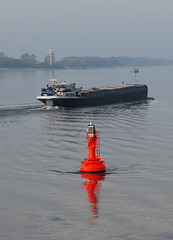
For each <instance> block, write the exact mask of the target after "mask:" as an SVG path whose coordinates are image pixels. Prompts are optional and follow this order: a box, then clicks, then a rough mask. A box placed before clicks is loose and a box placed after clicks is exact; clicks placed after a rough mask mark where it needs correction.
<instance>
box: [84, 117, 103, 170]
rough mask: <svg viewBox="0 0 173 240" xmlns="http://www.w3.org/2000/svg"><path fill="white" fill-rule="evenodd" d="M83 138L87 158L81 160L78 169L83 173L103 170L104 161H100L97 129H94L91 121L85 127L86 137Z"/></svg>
mask: <svg viewBox="0 0 173 240" xmlns="http://www.w3.org/2000/svg"><path fill="white" fill-rule="evenodd" d="M85 139H87V147H86V148H87V149H88V158H85V159H84V161H83V162H81V165H80V171H81V172H85V173H100V172H105V171H106V167H105V162H104V161H101V158H100V136H99V131H96V128H95V125H94V124H93V123H92V122H90V124H89V125H88V127H87V137H86V138H85Z"/></svg>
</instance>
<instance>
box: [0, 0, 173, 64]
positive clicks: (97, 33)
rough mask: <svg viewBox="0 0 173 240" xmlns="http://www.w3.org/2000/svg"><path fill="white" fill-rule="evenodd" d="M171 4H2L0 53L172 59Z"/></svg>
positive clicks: (151, 0) (155, 0) (140, 0)
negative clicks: (52, 53) (49, 53)
mask: <svg viewBox="0 0 173 240" xmlns="http://www.w3.org/2000/svg"><path fill="white" fill-rule="evenodd" d="M172 46H173V0H0V52H4V53H5V54H6V55H7V56H9V57H16V58H20V56H21V55H22V54H23V53H26V52H28V53H29V54H32V53H34V54H35V55H36V56H37V59H38V60H39V61H42V60H43V59H44V57H45V54H46V51H47V49H48V48H52V49H53V52H54V53H55V57H56V60H60V59H61V58H63V57H66V56H100V57H108V56H115V57H116V56H130V57H137V56H144V57H150V58H173V47H172Z"/></svg>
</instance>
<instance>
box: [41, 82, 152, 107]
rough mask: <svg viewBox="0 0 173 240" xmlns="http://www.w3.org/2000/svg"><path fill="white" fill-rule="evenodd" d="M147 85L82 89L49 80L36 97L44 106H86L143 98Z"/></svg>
mask: <svg viewBox="0 0 173 240" xmlns="http://www.w3.org/2000/svg"><path fill="white" fill-rule="evenodd" d="M147 94H148V87H147V86H146V85H144V84H133V85H124V84H122V85H113V86H102V87H98V88H88V89H83V88H82V87H80V88H79V87H76V84H75V83H71V84H68V83H65V82H64V83H60V84H58V83H57V82H56V80H51V85H50V86H49V85H47V86H46V88H42V89H41V94H40V96H38V97H37V99H38V100H39V101H41V102H43V103H44V104H45V105H46V106H51V107H54V106H59V107H88V106H97V105H106V104H117V103H127V102H136V101H140V100H145V99H146V98H147Z"/></svg>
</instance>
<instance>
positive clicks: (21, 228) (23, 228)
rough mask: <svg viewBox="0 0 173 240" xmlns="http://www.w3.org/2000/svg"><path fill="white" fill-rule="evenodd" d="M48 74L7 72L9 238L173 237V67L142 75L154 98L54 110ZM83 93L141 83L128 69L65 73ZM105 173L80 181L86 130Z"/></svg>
mask: <svg viewBox="0 0 173 240" xmlns="http://www.w3.org/2000/svg"><path fill="white" fill-rule="evenodd" d="M49 75H50V72H49V71H48V70H33V71H32V70H0V85H1V88H0V239H2V240H37V239H40V240H55V239H70V240H73V239H74V240H78V239H84V240H85V239H88V240H89V239H99V240H104V239H116V240H132V239H133V240H141V239H142V240H146V239H147V240H149V239H150V240H152V239H153V240H166V239H173V228H172V226H173V191H172V188H173V104H172V102H173V94H172V92H173V67H172V66H169V67H153V68H142V69H140V76H139V77H140V79H141V81H142V82H145V83H146V84H147V85H148V87H149V96H150V97H154V98H155V100H154V101H147V102H143V103H141V104H127V105H119V106H118V105H108V106H99V107H91V108H76V109H57V108H45V107H43V105H42V104H41V103H39V102H37V100H36V96H37V95H38V94H39V90H40V88H41V87H43V86H45V85H46V83H47V82H48V79H49ZM52 75H53V77H54V78H60V79H61V80H69V81H71V82H72V81H75V82H78V83H79V85H82V86H83V87H92V86H100V85H109V84H117V83H120V82H122V81H125V82H132V81H133V76H132V75H130V74H129V69H127V68H118V69H104V70H63V71H62V70H61V71H60V70H59V71H57V70H56V71H53V72H52ZM90 121H93V123H94V124H95V125H96V128H97V130H99V131H100V139H101V158H102V160H104V161H105V162H106V168H107V173H108V174H106V175H101V176H100V175H99V176H98V175H92V176H91V175H81V174H79V173H78V171H79V168H80V162H81V161H83V159H84V158H85V157H86V149H85V147H86V141H85V140H84V138H85V134H86V132H85V131H86V127H87V125H88V124H89V122H90Z"/></svg>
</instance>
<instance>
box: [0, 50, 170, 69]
mask: <svg viewBox="0 0 173 240" xmlns="http://www.w3.org/2000/svg"><path fill="white" fill-rule="evenodd" d="M27 56H28V55H27ZM172 64H173V59H155V58H154V59H153V58H145V57H102V58H101V57H76V56H72V57H65V58H63V59H61V60H60V61H56V62H53V63H52V65H50V64H49V63H48V62H46V61H44V62H38V61H36V58H35V59H34V60H33V59H31V57H30V56H29V57H28V58H26V59H23V58H21V59H14V58H9V57H7V56H5V55H4V54H1V55H0V69H33V70H34V69H99V68H100V69H101V68H116V67H134V66H138V67H150V66H163V65H172Z"/></svg>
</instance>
